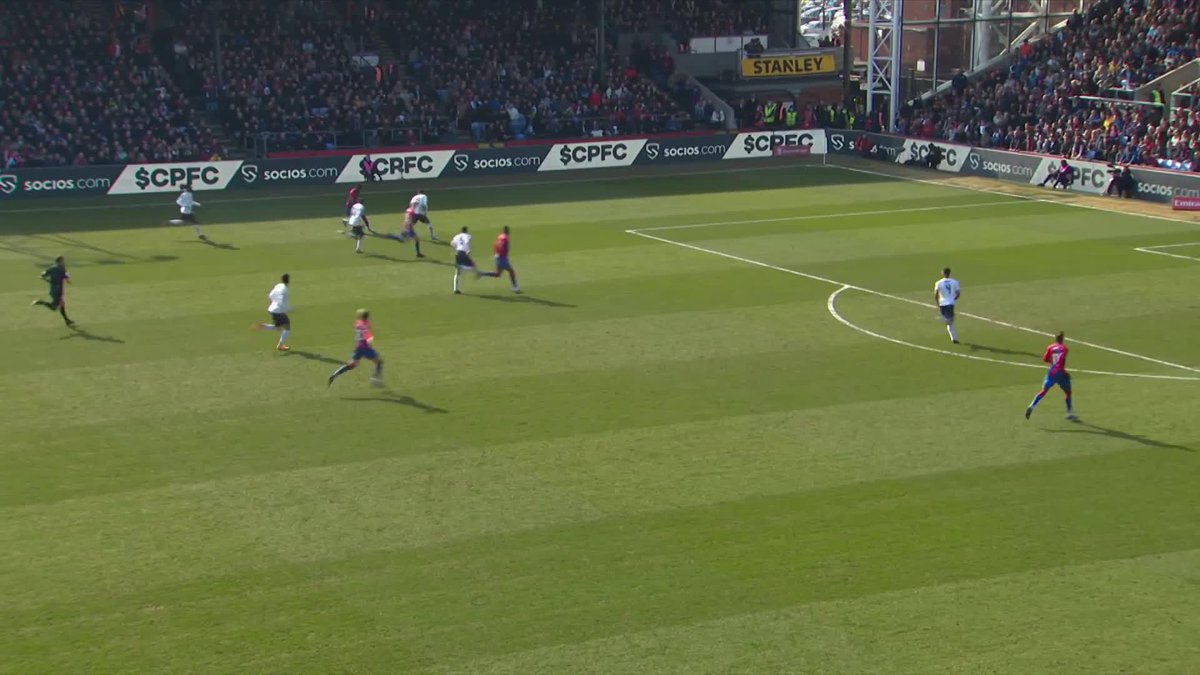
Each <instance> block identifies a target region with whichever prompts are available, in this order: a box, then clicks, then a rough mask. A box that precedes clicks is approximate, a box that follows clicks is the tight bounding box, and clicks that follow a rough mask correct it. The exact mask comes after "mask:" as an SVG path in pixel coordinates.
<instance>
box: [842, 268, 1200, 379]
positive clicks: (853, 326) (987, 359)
mask: <svg viewBox="0 0 1200 675" xmlns="http://www.w3.org/2000/svg"><path fill="white" fill-rule="evenodd" d="M852 290H858V289H856V288H854V287H853V286H842V287H841V288H839V289H837V290H836V291H834V292H833V293H832V294H831V295H830V296H829V299H828V300H826V301H825V307H826V309H828V310H829V314H830V315H831V316H833V318H834V319H836V320H837V321H838V322H839V323H841V324H842V325H844V326H846V327H847V328H850V329H851V330H854V331H857V332H859V333H862V334H863V335H867V336H870V337H873V338H876V339H879V340H883V341H885V342H891V343H892V344H897V345H901V346H903V347H911V348H913V349H919V350H921V351H925V352H932V353H934V354H945V355H946V356H957V357H958V358H960V359H970V360H972V361H984V362H987V363H999V364H1002V365H1006V366H1018V367H1021V368H1037V369H1041V368H1045V366H1043V365H1039V364H1036V363H1024V362H1022V361H1009V360H1006V359H995V358H992V357H989V356H977V355H975V354H963V353H962V352H952V351H950V350H949V349H938V348H937V347H929V346H926V345H920V344H917V343H915V342H908V341H907V340H901V339H899V338H894V337H891V336H890V335H884V334H882V333H876V332H875V331H872V330H868V329H866V328H863V327H862V326H859V325H857V324H855V323H852V322H851V321H850V320H849V319H847V318H846V317H844V316H842V314H841V312H839V311H838V309H837V299H838V296H840V295H841V294H842V293H845V292H846V291H852ZM1071 371H1072V372H1075V373H1082V374H1087V375H1109V376H1112V377H1133V378H1140V379H1151V380H1178V381H1185V382H1200V377H1191V376H1188V375H1148V374H1143V373H1115V372H1111V371H1107V370H1084V369H1079V368H1072V369H1071Z"/></svg>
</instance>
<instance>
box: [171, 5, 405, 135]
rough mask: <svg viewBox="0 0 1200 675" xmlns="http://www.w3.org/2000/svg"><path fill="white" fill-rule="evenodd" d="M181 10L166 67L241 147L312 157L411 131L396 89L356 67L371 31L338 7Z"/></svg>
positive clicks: (372, 72) (183, 7) (195, 7)
mask: <svg viewBox="0 0 1200 675" xmlns="http://www.w3.org/2000/svg"><path fill="white" fill-rule="evenodd" d="M177 10H178V14H179V17H178V18H179V24H180V26H183V27H186V28H185V29H180V30H176V31H174V33H173V34H172V35H171V37H170V39H169V44H168V45H165V47H167V48H165V49H163V48H160V57H161V58H163V60H164V61H165V62H167V63H168V64H169V69H170V70H171V72H172V73H173V74H174V75H175V77H176V78H177V80H178V81H179V82H181V83H182V84H183V86H184V87H186V89H187V90H188V93H189V94H190V95H192V96H193V97H194V98H196V99H198V100H202V101H203V102H204V104H205V105H206V106H207V107H208V108H209V110H211V111H213V112H219V116H220V119H221V122H222V124H223V126H224V128H225V130H226V132H227V133H228V134H229V135H230V136H232V137H233V138H235V139H237V140H239V141H243V142H245V140H246V139H248V138H253V137H255V136H258V135H261V136H262V137H264V138H269V139H270V143H269V147H270V148H271V149H273V150H288V149H293V150H298V149H309V150H315V149H323V148H331V147H337V146H339V145H364V144H368V143H370V142H371V141H375V142H376V143H377V142H379V141H380V139H377V138H372V137H371V136H370V134H371V133H372V132H375V131H376V130H379V129H382V128H394V127H407V126H410V125H409V120H408V114H409V112H408V110H407V109H405V108H404V106H402V105H401V101H400V97H399V93H398V92H396V91H395V90H394V89H393V88H392V87H389V86H388V85H390V84H393V82H392V80H390V79H387V80H385V79H383V78H377V72H376V71H375V70H374V69H372V68H370V67H367V66H363V65H361V64H357V63H355V62H354V60H353V56H354V54H355V52H356V51H357V50H358V48H359V47H361V46H364V45H365V44H366V38H367V35H368V33H367V29H366V26H365V25H364V23H363V22H361V21H351V20H349V17H346V16H345V15H344V14H339V13H338V12H336V11H334V6H333V5H332V4H331V3H321V2H315V1H312V0H227V1H226V2H224V3H222V5H221V8H220V11H219V12H214V11H212V9H211V8H210V3H208V2H205V1H204V0H182V1H181V2H179V3H178V5H177ZM218 39H220V50H219V51H220V64H219V67H218V58H217V54H218V49H217V41H218ZM386 140H388V141H389V142H391V141H393V140H395V139H386Z"/></svg>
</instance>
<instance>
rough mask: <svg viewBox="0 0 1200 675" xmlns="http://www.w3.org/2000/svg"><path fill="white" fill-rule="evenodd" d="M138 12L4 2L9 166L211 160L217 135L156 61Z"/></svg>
mask: <svg viewBox="0 0 1200 675" xmlns="http://www.w3.org/2000/svg"><path fill="white" fill-rule="evenodd" d="M144 18H145V17H144V16H139V15H135V14H129V15H126V17H125V19H124V20H122V21H117V20H115V19H114V18H113V17H111V16H106V15H104V14H103V13H98V14H97V15H93V14H90V13H88V12H87V11H86V8H81V7H79V6H78V5H75V4H69V3H66V2H60V1H58V0H41V1H39V2H5V3H2V4H0V47H2V48H3V56H2V58H0V145H2V147H3V153H4V165H5V167H6V168H12V167H18V166H61V165H85V164H106V163H124V162H160V161H187V160H196V159H208V158H210V157H211V156H212V155H213V153H214V152H215V150H216V147H215V141H214V139H213V136H212V134H211V133H209V131H208V130H207V128H206V127H205V126H204V125H203V124H201V123H200V122H199V120H198V119H197V117H196V116H195V115H194V114H193V113H192V111H191V109H190V106H189V103H188V101H187V99H186V97H184V96H183V93H182V92H181V91H180V90H179V89H178V88H177V87H175V86H174V84H173V83H172V82H171V79H170V78H169V77H168V75H167V73H166V72H165V71H163V69H162V68H161V67H160V66H159V65H158V63H157V61H156V59H155V58H154V55H153V53H152V50H151V46H150V39H149V35H148V34H147V32H146V26H145V21H144Z"/></svg>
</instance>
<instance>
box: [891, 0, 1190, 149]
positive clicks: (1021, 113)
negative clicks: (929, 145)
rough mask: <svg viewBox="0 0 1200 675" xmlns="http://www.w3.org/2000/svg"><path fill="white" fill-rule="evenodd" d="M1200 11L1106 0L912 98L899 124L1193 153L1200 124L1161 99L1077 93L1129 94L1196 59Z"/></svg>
mask: <svg viewBox="0 0 1200 675" xmlns="http://www.w3.org/2000/svg"><path fill="white" fill-rule="evenodd" d="M1197 11H1198V10H1197V2H1195V0H1157V1H1155V0H1100V1H1099V2H1097V3H1095V4H1094V5H1093V6H1092V7H1091V8H1090V9H1089V11H1088V13H1087V15H1086V16H1084V15H1079V14H1076V15H1075V16H1073V17H1072V18H1071V19H1070V20H1069V21H1068V22H1067V25H1066V26H1065V27H1064V28H1063V29H1062V30H1060V31H1058V32H1057V33H1055V34H1054V35H1053V36H1051V37H1049V38H1047V39H1045V40H1042V41H1040V42H1037V43H1025V44H1022V45H1021V46H1020V47H1019V49H1017V50H1016V53H1015V54H1014V55H1013V58H1012V59H1011V60H1010V62H1009V64H1008V67H1007V69H1000V70H996V71H992V72H990V73H987V74H985V75H984V76H982V77H981V78H980V79H979V80H978V81H977V82H975V83H970V82H968V80H967V78H966V77H965V76H961V75H960V76H957V77H956V78H955V79H954V80H953V82H952V86H951V88H950V90H949V91H948V92H947V93H946V94H945V95H944V96H942V97H940V98H938V99H935V100H933V101H930V102H924V103H923V102H920V101H914V102H913V103H910V104H908V105H906V106H905V107H904V109H903V110H902V112H901V115H900V119H899V120H898V122H897V125H896V128H895V131H896V132H897V133H900V134H907V135H912V136H921V137H928V138H940V139H942V140H946V141H951V142H960V143H971V144H976V145H984V146H990V147H999V148H1006V149H1011V150H1020V151H1031V152H1044V153H1050V154H1057V155H1064V156H1068V157H1072V158H1077V159H1095V160H1099V161H1109V162H1120V163H1128V164H1150V165H1155V164H1162V163H1163V162H1164V161H1165V160H1167V159H1168V158H1169V157H1180V158H1182V157H1183V156H1185V155H1189V154H1190V155H1193V156H1194V155H1195V152H1196V147H1195V138H1196V137H1195V133H1194V132H1190V131H1188V130H1187V128H1185V127H1174V128H1172V129H1167V128H1165V126H1164V125H1163V114H1162V110H1161V108H1158V107H1148V106H1136V105H1127V104H1120V103H1111V102H1088V101H1086V100H1083V99H1080V98H1078V97H1080V96H1092V97H1102V98H1127V97H1128V94H1129V92H1131V91H1132V90H1133V89H1135V88H1136V87H1139V86H1141V85H1143V84H1145V83H1147V82H1150V81H1151V80H1153V79H1154V78H1155V77H1157V76H1158V75H1161V74H1163V73H1165V72H1168V71H1169V70H1170V69H1171V68H1173V67H1174V66H1176V65H1179V64H1181V63H1183V62H1185V61H1187V60H1190V59H1192V58H1195V57H1196V55H1197V53H1198V48H1200V22H1198V16H1197ZM1185 119H1194V116H1189V117H1185ZM1179 166H1180V167H1181V166H1182V164H1180V165H1179Z"/></svg>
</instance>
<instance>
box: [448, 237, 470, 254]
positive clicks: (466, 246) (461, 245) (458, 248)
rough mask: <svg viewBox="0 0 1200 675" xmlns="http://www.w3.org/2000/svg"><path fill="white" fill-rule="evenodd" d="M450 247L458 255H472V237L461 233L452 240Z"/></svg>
mask: <svg viewBox="0 0 1200 675" xmlns="http://www.w3.org/2000/svg"><path fill="white" fill-rule="evenodd" d="M450 247H451V248H453V249H454V251H455V252H456V253H467V254H470V253H471V235H469V234H467V233H466V232H459V233H458V234H456V235H454V238H453V239H451V240H450Z"/></svg>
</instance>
